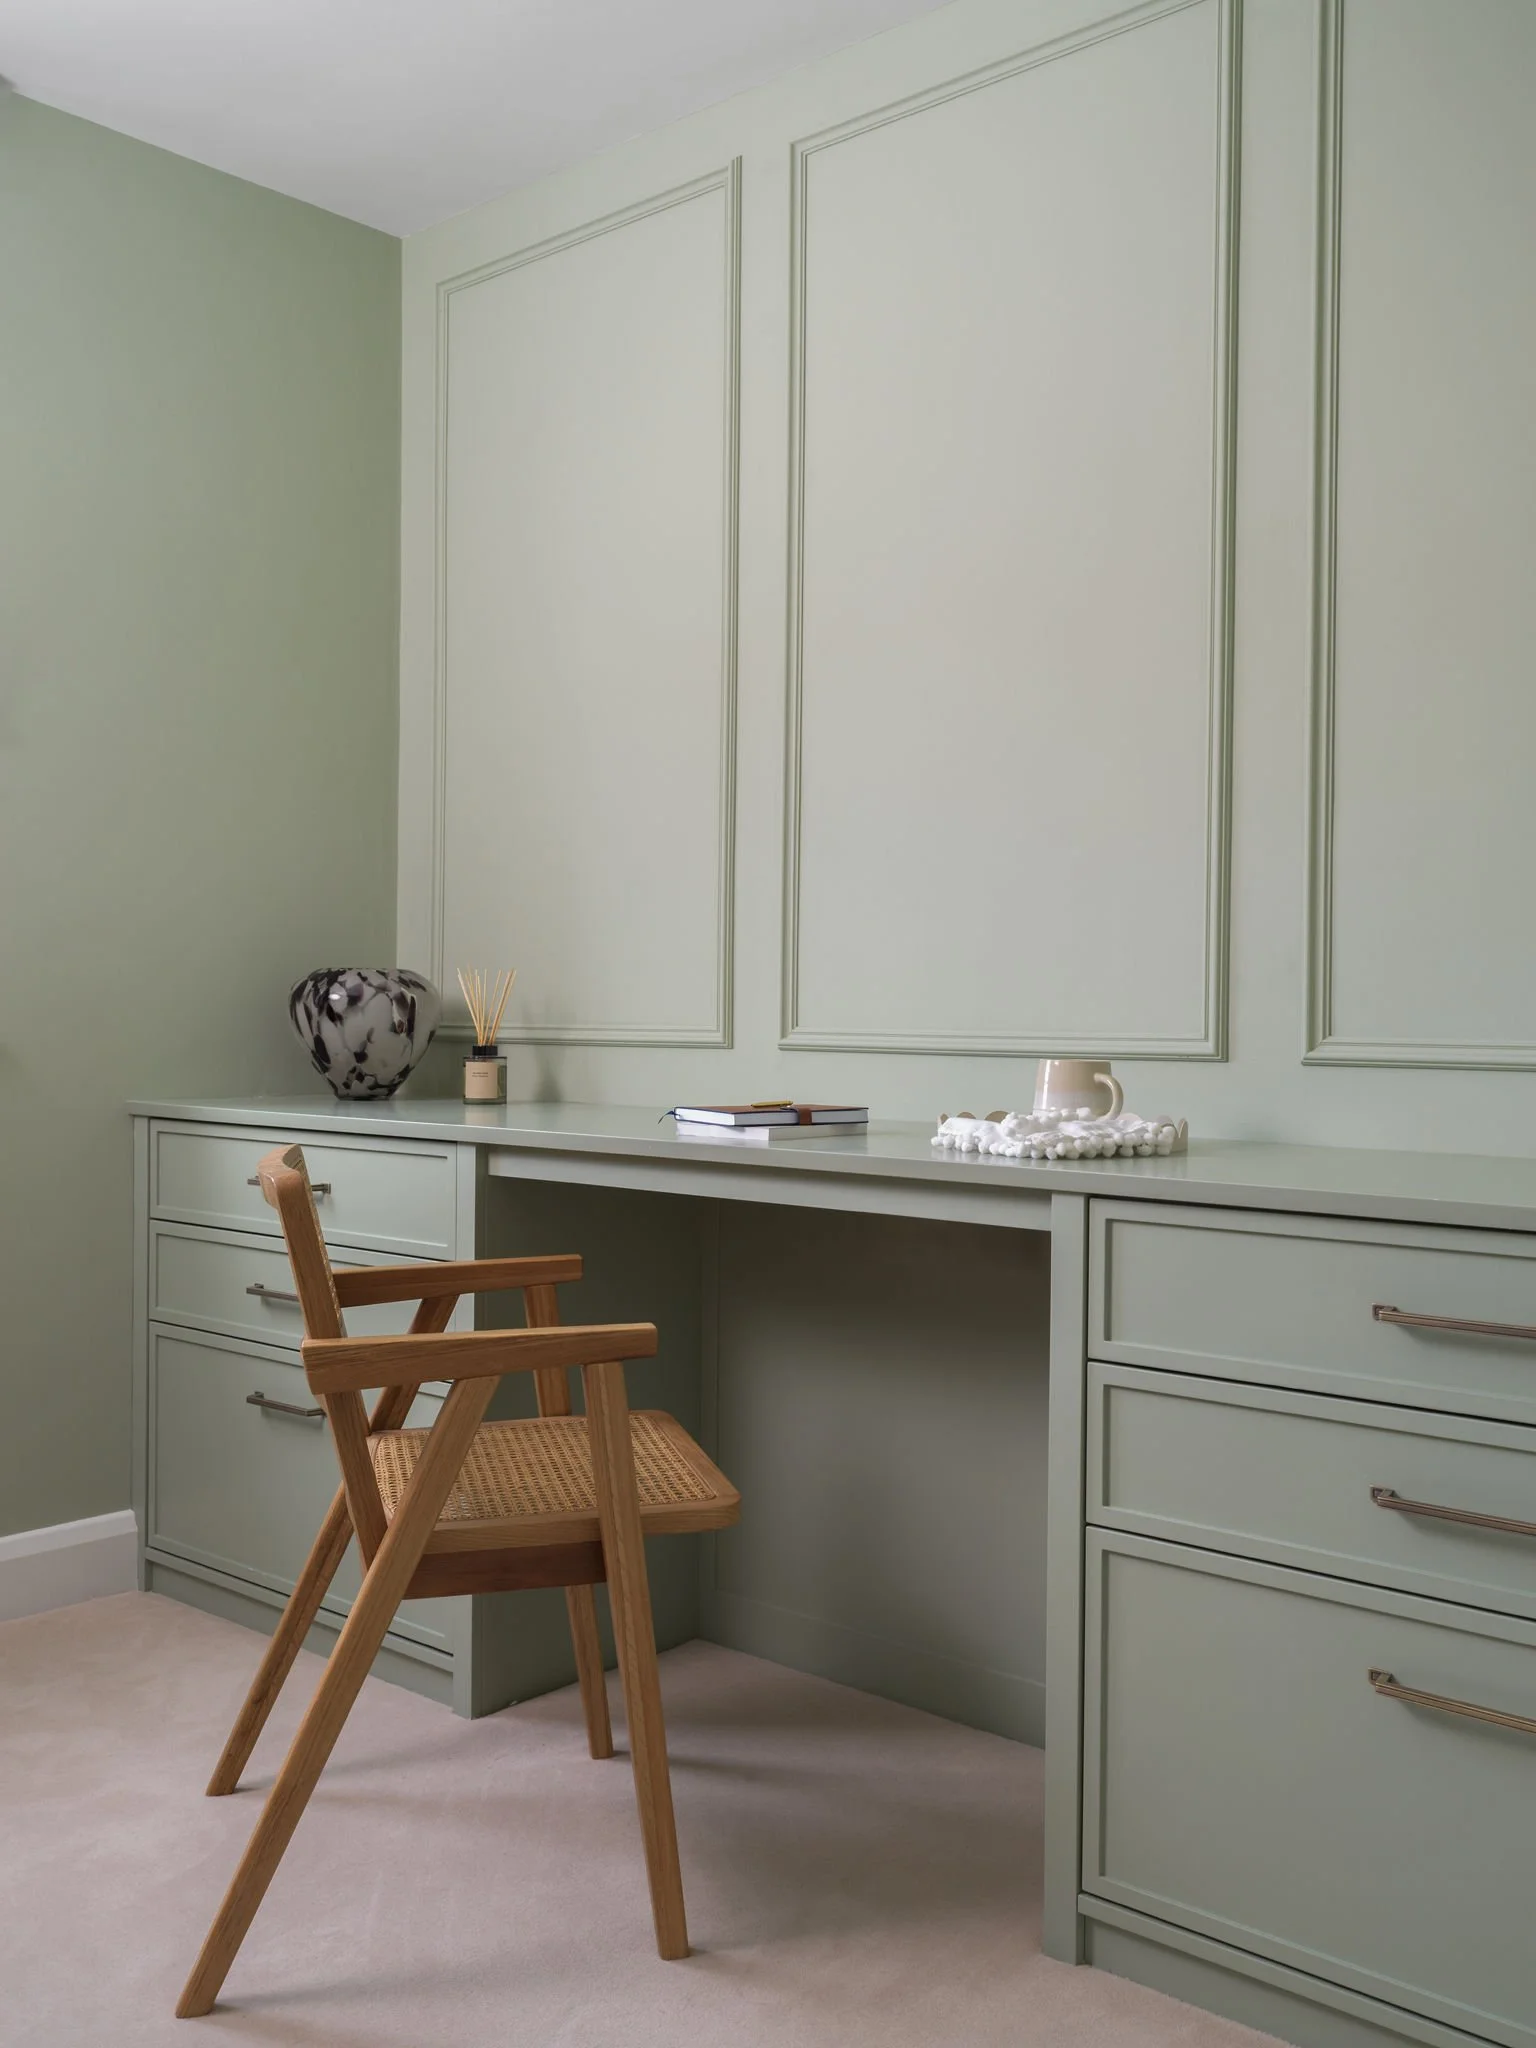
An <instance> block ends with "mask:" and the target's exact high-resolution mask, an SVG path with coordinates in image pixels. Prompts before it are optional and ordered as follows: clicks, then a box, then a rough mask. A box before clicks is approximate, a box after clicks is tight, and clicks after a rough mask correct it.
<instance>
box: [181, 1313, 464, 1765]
mask: <svg viewBox="0 0 1536 2048" xmlns="http://www.w3.org/2000/svg"><path fill="white" fill-rule="evenodd" d="M456 1300H457V1297H456V1296H454V1295H441V1296H438V1297H437V1298H435V1299H434V1300H431V1301H424V1302H423V1303H422V1304H421V1307H420V1308H419V1309H418V1310H417V1311H416V1316H415V1320H414V1321H413V1322H412V1324H411V1329H412V1331H413V1332H418V1331H437V1330H441V1329H443V1328H444V1327H445V1326H446V1324H447V1322H448V1319H449V1317H450V1316H451V1315H452V1314H453V1311H454V1306H455V1303H456ZM416 1393H417V1389H416V1388H415V1387H385V1388H383V1389H382V1390H381V1391H380V1394H379V1398H378V1400H377V1401H376V1402H375V1403H374V1409H373V1414H372V1416H371V1417H370V1418H369V1423H368V1426H369V1429H370V1430H381V1429H398V1428H399V1427H400V1425H401V1424H402V1423H403V1422H404V1421H405V1418H406V1416H407V1415H408V1414H409V1413H410V1408H411V1403H412V1402H413V1401H414V1400H415V1398H416ZM351 1540H352V1517H351V1515H350V1514H349V1513H348V1510H347V1489H346V1488H345V1487H344V1486H341V1487H338V1488H337V1490H336V1498H335V1499H334V1500H333V1501H332V1502H331V1511H330V1513H329V1514H328V1515H327V1516H326V1518H325V1520H324V1521H323V1522H322V1523H321V1524H320V1533H319V1535H318V1536H317V1537H316V1538H315V1541H314V1547H313V1548H312V1549H311V1551H310V1553H309V1556H308V1557H307V1558H306V1559H305V1561H304V1569H303V1571H302V1572H300V1574H299V1577H298V1583H297V1584H296V1585H295V1587H294V1589H293V1592H292V1593H291V1594H290V1595H289V1599H288V1605H287V1606H286V1607H285V1608H284V1609H283V1615H282V1619H281V1620H280V1621H279V1622H278V1624H277V1627H276V1629H275V1630H274V1631H273V1635H272V1640H271V1642H270V1643H268V1645H267V1650H266V1655H265V1656H264V1657H263V1658H262V1660H261V1665H260V1668H259V1669H258V1670H257V1673H256V1676H255V1678H254V1679H252V1681H251V1689H250V1691H249V1692H248V1693H247V1694H246V1696H245V1705H244V1706H243V1707H242V1708H241V1709H240V1712H239V1713H238V1714H237V1715H236V1717H235V1725H234V1727H233V1728H231V1729H230V1731H229V1740H228V1742H226V1743H225V1745H224V1754H223V1755H222V1756H221V1757H220V1758H219V1760H218V1762H217V1763H216V1764H215V1765H214V1767H213V1776H212V1777H211V1778H210V1779H209V1780H208V1794H209V1797H210V1798H218V1797H219V1795H220V1794H221V1793H225V1792H233V1791H234V1789H235V1787H236V1786H237V1785H238V1784H239V1783H240V1773H241V1772H242V1771H243V1770H244V1769H245V1767H246V1765H247V1764H248V1763H249V1762H250V1759H251V1751H252V1750H253V1749H254V1748H255V1747H256V1738H257V1737H258V1736H259V1735H260V1733H261V1731H262V1729H263V1728H264V1727H265V1726H266V1723H267V1716H268V1714H270V1713H271V1711H272V1707H273V1703H274V1702H275V1700H276V1699H277V1696H278V1694H279V1693H280V1692H281V1691H282V1689H283V1686H284V1683H285V1682H286V1680H287V1677H288V1673H289V1672H290V1671H291V1670H292V1669H293V1662H294V1659H295V1658H296V1657H297V1656H298V1654H299V1651H300V1650H301V1649H302V1648H303V1647H304V1638H305V1637H306V1636H307V1635H308V1634H309V1631H310V1629H311V1628H312V1627H313V1625H314V1619H315V1616H316V1615H317V1614H318V1613H319V1612H320V1602H321V1601H322V1600H323V1599H324V1598H325V1596H326V1594H327V1593H328V1592H329V1591H330V1586H331V1581H332V1579H334V1578H335V1576H336V1572H337V1568H338V1567H339V1565H340V1564H341V1560H342V1559H343V1558H344V1557H345V1556H346V1554H347V1545H348V1543H350V1542H351Z"/></svg>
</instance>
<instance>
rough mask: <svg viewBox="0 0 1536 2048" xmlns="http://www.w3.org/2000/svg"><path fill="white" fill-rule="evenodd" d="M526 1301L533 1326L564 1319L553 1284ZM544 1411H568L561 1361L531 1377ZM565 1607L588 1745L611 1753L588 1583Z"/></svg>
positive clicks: (595, 1752) (568, 1594)
mask: <svg viewBox="0 0 1536 2048" xmlns="http://www.w3.org/2000/svg"><path fill="white" fill-rule="evenodd" d="M523 1305H524V1309H525V1312H526V1314H527V1317H528V1322H529V1325H530V1327H532V1326H534V1325H537V1326H539V1327H541V1328H543V1329H553V1328H554V1327H555V1325H556V1324H557V1323H558V1322H559V1321H560V1297H559V1294H558V1293H557V1291H556V1290H555V1289H554V1288H553V1287H525V1288H524V1289H523ZM533 1383H534V1387H535V1389H536V1391H537V1393H538V1397H539V1413H540V1414H541V1415H569V1414H570V1412H571V1383H570V1380H569V1378H568V1377H567V1375H566V1373H565V1372H564V1371H563V1370H562V1369H561V1368H560V1367H558V1366H548V1367H545V1368H544V1369H543V1370H542V1371H540V1372H536V1373H535V1374H534V1376H533ZM565 1611H566V1614H567V1615H568V1617H569V1618H570V1624H571V1645H572V1647H573V1649H574V1650H575V1652H576V1678H577V1682H578V1683H579V1685H580V1686H581V1707H582V1712H583V1713H584V1714H585V1716H586V1721H587V1750H588V1752H589V1754H590V1755H592V1756H595V1757H599V1758H601V1757H609V1756H612V1755H613V1725H612V1723H611V1722H610V1721H609V1719H608V1687H607V1686H606V1684H605V1683H604V1681H603V1649H602V1644H601V1643H600V1642H599V1641H598V1636H597V1606H596V1603H595V1602H594V1600H593V1598H592V1588H591V1587H590V1586H567V1587H566V1589H565Z"/></svg>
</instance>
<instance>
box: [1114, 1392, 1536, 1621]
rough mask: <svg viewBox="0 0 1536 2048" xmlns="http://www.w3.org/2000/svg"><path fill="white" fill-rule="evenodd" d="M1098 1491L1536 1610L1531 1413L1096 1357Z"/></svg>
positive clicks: (1260, 1546)
mask: <svg viewBox="0 0 1536 2048" xmlns="http://www.w3.org/2000/svg"><path fill="white" fill-rule="evenodd" d="M1373 1488H1385V1489H1388V1490H1389V1491H1390V1493H1391V1494H1392V1495H1393V1496H1394V1497H1395V1500H1396V1501H1397V1502H1402V1503H1412V1504H1413V1505H1414V1506H1433V1507H1439V1508H1443V1509H1446V1510H1449V1511H1450V1515H1454V1514H1457V1513H1463V1514H1469V1515H1488V1516H1494V1517H1497V1518H1499V1519H1501V1520H1506V1521H1512V1522H1515V1523H1524V1524H1525V1525H1527V1526H1526V1529H1525V1530H1524V1531H1521V1530H1520V1529H1518V1528H1516V1529H1494V1528H1489V1527H1487V1526H1485V1525H1481V1524H1479V1523H1476V1522H1458V1521H1455V1520H1452V1519H1450V1515H1428V1514H1423V1513H1415V1512H1412V1511H1411V1510H1410V1509H1409V1508H1407V1507H1404V1506H1398V1505H1388V1506H1385V1507H1383V1506H1379V1505H1378V1504H1377V1502H1376V1501H1375V1499H1374V1498H1373V1497H1372V1489H1373ZM1087 1498H1088V1507H1087V1513H1088V1519H1089V1520H1090V1521H1091V1522H1096V1523H1098V1524H1100V1525H1101V1526H1104V1527H1107V1528H1112V1529H1129V1530H1134V1531H1135V1532H1136V1533H1138V1534H1139V1535H1143V1536H1166V1537H1171V1538H1172V1539H1173V1540H1174V1541H1176V1542H1181V1543H1198V1544H1203V1545H1207V1546H1209V1547H1211V1548H1214V1549H1218V1550H1231V1551H1237V1552H1240V1553H1241V1554H1243V1555H1244V1556H1248V1557H1261V1558H1267V1559H1268V1560H1269V1561H1270V1562H1271V1563H1274V1564H1290V1565H1298V1566H1300V1567H1301V1568H1302V1569H1304V1570H1307V1571H1321V1572H1333V1573H1337V1574H1339V1575H1341V1576H1343V1577H1345V1578H1353V1579H1367V1580H1370V1581H1371V1582H1372V1583H1374V1584H1380V1585H1389V1586H1396V1587H1399V1588H1400V1589H1402V1590H1403V1591H1405V1592H1410V1593H1427V1594H1431V1595H1433V1596H1434V1597H1436V1598H1438V1599H1443V1600H1458V1601H1464V1602H1470V1603H1472V1604H1474V1605H1477V1606H1482V1607H1491V1608H1494V1609H1496V1610H1498V1611H1499V1612H1501V1613H1505V1614H1519V1615H1524V1616H1526V1617H1527V1618H1528V1619H1531V1620H1536V1429H1530V1428H1523V1427H1521V1426H1520V1425H1518V1424H1513V1423H1495V1422H1472V1421H1467V1420H1464V1419H1461V1418H1458V1417H1454V1416H1431V1415H1425V1414H1418V1413H1415V1412H1414V1411H1413V1410H1412V1409H1409V1408H1386V1407H1378V1406H1375V1405H1374V1404H1372V1403H1369V1402H1364V1401H1340V1400H1337V1399H1334V1398H1332V1397H1330V1396H1328V1395H1325V1394H1324V1395H1310V1394H1293V1393H1288V1392H1285V1391H1282V1390H1280V1389H1278V1388H1266V1387H1245V1386H1239V1385H1236V1384H1234V1383H1233V1382H1232V1381H1229V1380H1215V1379H1190V1378H1187V1377H1186V1376H1185V1375H1183V1374H1182V1373H1169V1372H1149V1371H1147V1370H1145V1369H1144V1368H1141V1367H1138V1366H1131V1365H1102V1364H1093V1365H1090V1366H1089V1368H1088V1493H1087Z"/></svg>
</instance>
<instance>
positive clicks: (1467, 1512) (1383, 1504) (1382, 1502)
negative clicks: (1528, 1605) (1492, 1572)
mask: <svg viewBox="0 0 1536 2048" xmlns="http://www.w3.org/2000/svg"><path fill="white" fill-rule="evenodd" d="M1371 1499H1372V1500H1373V1501H1375V1503H1376V1505H1377V1507H1379V1508H1394V1509H1396V1511H1397V1513H1398V1514H1400V1515H1432V1516H1433V1517H1434V1518H1435V1520H1436V1521H1439V1522H1465V1523H1466V1524H1467V1525H1468V1527H1469V1528H1473V1529H1503V1530H1505V1531H1506V1532H1507V1533H1508V1534H1509V1535H1511V1536H1536V1522H1516V1521H1514V1520H1512V1519H1511V1518H1510V1516H1508V1515H1479V1514H1476V1513H1474V1511H1473V1510H1472V1509H1471V1508H1442V1507H1440V1506H1438V1505H1437V1504H1436V1503H1435V1502H1434V1501H1432V1500H1404V1498H1403V1496H1402V1495H1401V1494H1400V1493H1394V1491H1393V1490H1392V1488H1391V1487H1390V1486H1373V1487H1372V1488H1371Z"/></svg>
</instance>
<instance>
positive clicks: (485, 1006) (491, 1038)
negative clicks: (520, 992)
mask: <svg viewBox="0 0 1536 2048" xmlns="http://www.w3.org/2000/svg"><path fill="white" fill-rule="evenodd" d="M458 975H459V987H460V988H461V989H462V990H463V992H464V1001H465V1004H466V1005H467V1007H468V1009H469V1021H470V1023H471V1024H472V1025H473V1027H474V1033H475V1043H476V1045H494V1044H495V1043H496V1034H497V1032H499V1031H500V1029H501V1020H502V1018H503V1016H505V1014H506V1008H507V998H508V997H509V996H510V995H511V993H512V984H513V983H514V982H515V981H516V980H517V969H516V968H515V967H510V968H507V969H504V970H503V971H502V972H501V973H499V974H497V976H496V978H495V981H494V983H493V982H492V981H491V979H490V977H489V976H488V975H487V974H486V973H485V970H484V969H483V968H480V967H471V968H470V969H468V971H467V973H466V970H465V969H464V968H462V967H461V968H460V969H459V970H458Z"/></svg>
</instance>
